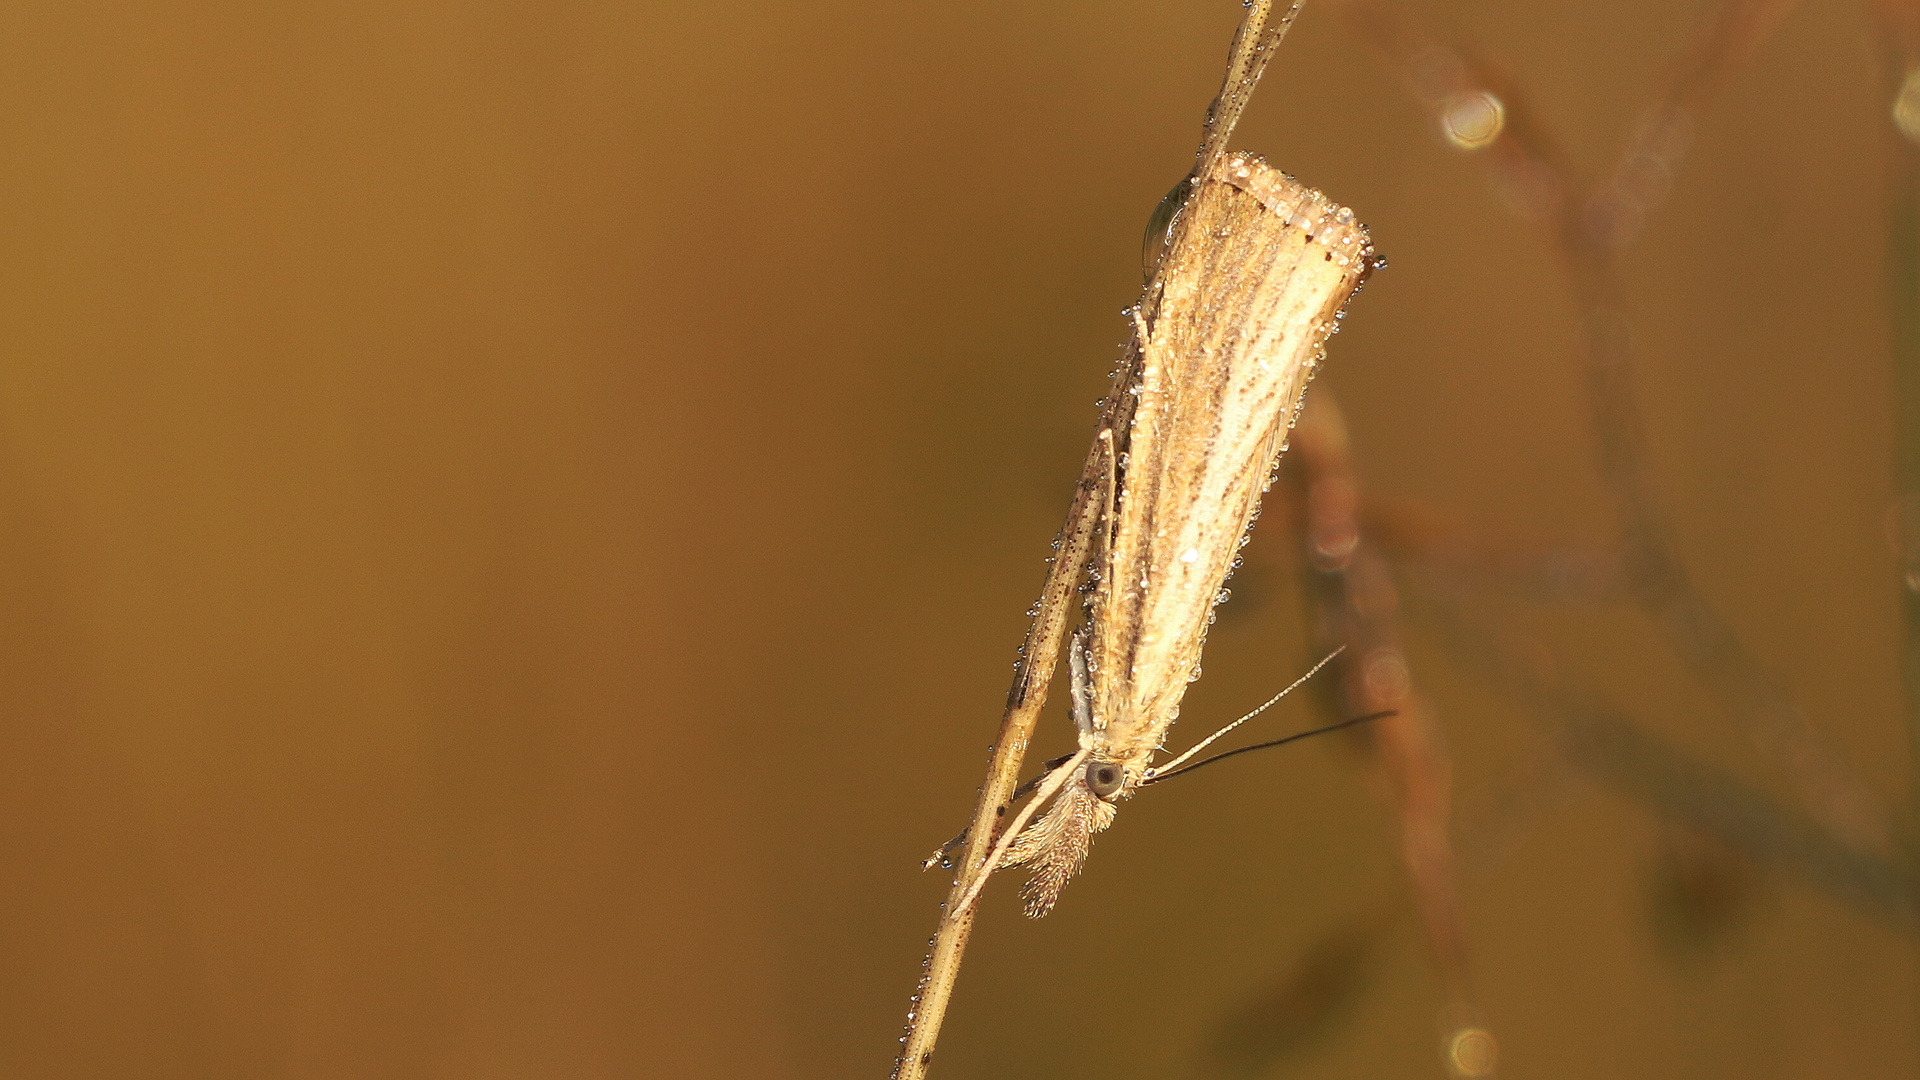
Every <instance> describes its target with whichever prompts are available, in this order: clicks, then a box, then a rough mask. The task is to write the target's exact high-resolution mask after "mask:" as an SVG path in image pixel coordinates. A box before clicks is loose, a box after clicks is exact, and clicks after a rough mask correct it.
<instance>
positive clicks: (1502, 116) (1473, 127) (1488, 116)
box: [1440, 90, 1507, 150]
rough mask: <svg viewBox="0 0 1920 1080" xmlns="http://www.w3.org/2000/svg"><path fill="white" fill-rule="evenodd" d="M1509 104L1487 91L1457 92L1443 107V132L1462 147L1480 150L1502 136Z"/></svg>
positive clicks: (1441, 111)
mask: <svg viewBox="0 0 1920 1080" xmlns="http://www.w3.org/2000/svg"><path fill="white" fill-rule="evenodd" d="M1506 126H1507V107H1506V106H1505V105H1502V104H1501V103H1500V99H1499V98H1497V97H1494V96H1493V95H1492V94H1490V93H1488V92H1487V91H1485V90H1471V91H1468V92H1466V93H1463V94H1455V95H1453V96H1452V97H1450V98H1448V99H1447V102H1446V104H1445V105H1443V106H1441V108H1440V134H1442V135H1445V136H1446V137H1447V141H1448V142H1450V143H1452V144H1453V145H1454V146H1455V147H1457V148H1459V149H1461V150H1478V149H1480V148H1481V147H1483V146H1486V145H1487V144H1488V143H1491V142H1492V141H1493V140H1495V139H1497V138H1499V137H1500V132H1501V129H1503V128H1505V127H1506Z"/></svg>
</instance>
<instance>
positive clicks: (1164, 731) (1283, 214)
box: [959, 153, 1378, 917]
mask: <svg viewBox="0 0 1920 1080" xmlns="http://www.w3.org/2000/svg"><path fill="white" fill-rule="evenodd" d="M1183 187H1185V190H1184V192H1183V191H1182V189H1176V193H1181V194H1184V196H1185V198H1184V201H1183V204H1182V205H1179V207H1178V210H1177V215H1178V216H1177V219H1176V220H1177V224H1176V225H1175V226H1172V227H1170V228H1169V229H1168V233H1167V235H1168V236H1169V237H1170V241H1169V244H1168V246H1167V247H1166V249H1165V253H1164V255H1163V256H1162V257H1161V260H1160V263H1159V266H1158V268H1157V270H1158V272H1157V273H1156V274H1155V275H1154V278H1153V284H1152V286H1150V288H1149V290H1148V293H1147V296H1146V298H1145V299H1144V300H1143V301H1142V304H1141V306H1139V307H1137V308H1135V309H1134V311H1133V317H1134V322H1135V326H1134V342H1133V346H1132V347H1131V349H1130V350H1129V353H1128V356H1127V359H1126V360H1125V361H1124V362H1123V364H1122V366H1121V370H1120V371H1119V372H1118V373H1117V375H1116V381H1115V384H1114V388H1113V393H1115V394H1118V395H1121V397H1120V398H1119V399H1118V400H1117V401H1114V402H1113V403H1112V404H1110V406H1109V407H1108V409H1107V411H1106V413H1105V414H1104V415H1105V418H1106V422H1105V424H1104V425H1103V427H1102V428H1101V430H1100V431H1099V433H1098V435H1097V438H1096V443H1095V451H1094V453H1093V455H1092V456H1091V457H1090V459H1089V461H1090V464H1089V466H1088V470H1089V473H1090V474H1096V475H1094V476H1093V479H1094V482H1096V483H1098V484H1099V485H1100V488H1101V495H1100V497H1101V498H1102V499H1103V501H1104V504H1105V509H1104V511H1103V513H1102V514H1101V516H1100V518H1099V521H1098V523H1097V526H1096V528H1095V534H1094V539H1093V550H1092V553H1091V556H1090V560H1089V571H1088V578H1087V582H1086V585H1085V587H1084V588H1083V590H1082V596H1083V607H1082V620H1081V625H1080V627H1079V628H1078V629H1077V630H1076V631H1075V632H1074V634H1073V636H1072V638H1071V641H1070V644H1069V654H1068V666H1069V672H1070V681H1071V703H1072V715H1073V722H1074V725H1075V727H1076V729H1077V731H1078V735H1079V750H1078V751H1077V752H1076V753H1074V754H1072V755H1070V756H1069V757H1067V758H1066V759H1065V760H1063V761H1059V762H1050V763H1048V764H1049V765H1050V766H1051V767H1050V769H1049V770H1048V771H1047V772H1046V773H1045V774H1044V776H1043V777H1042V778H1041V779H1040V781H1039V782H1038V787H1037V790H1036V791H1035V793H1034V796H1033V798H1032V799H1031V800H1029V802H1028V803H1027V805H1026V806H1025V807H1024V808H1023V809H1022V811H1021V812H1020V814H1018V815H1017V816H1016V817H1015V818H1014V819H1013V821H1012V822H1011V823H1010V824H1009V826H1008V828H1007V829H1006V830H1005V832H1004V833H1003V834H1002V836H1001V838H1000V840H999V842H998V843H997V844H996V845H995V846H994V847H993V849H992V853H991V854H990V855H989V856H988V857H987V860H986V862H985V864H984V866H983V867H982V872H981V873H979V874H978V875H977V878H976V880H975V882H974V884H973V888H972V890H971V891H970V892H969V893H968V894H967V897H966V899H965V900H963V902H962V903H961V904H960V905H959V907H960V909H965V908H966V907H968V906H969V905H970V904H971V902H972V899H973V897H974V896H976V895H977V894H978V891H979V889H980V888H981V887H982V886H983V885H984V883H985V880H986V878H987V876H988V875H987V872H986V871H990V870H992V869H998V868H1003V867H1010V866H1022V865H1024V866H1026V867H1028V868H1029V869H1030V870H1031V872H1032V873H1031V877H1030V878H1029V879H1028V881H1027V883H1026V885H1025V887H1024V889H1023V890H1022V895H1023V897H1024V898H1025V901H1026V912H1027V914H1028V915H1030V916H1034V917H1038V916H1041V915H1044V914H1046V913H1047V912H1048V911H1049V910H1051V909H1052V907H1053V905H1054V902H1055V901H1056V900H1058V899H1059V896H1060V891H1061V889H1062V888H1063V887H1065V885H1066V883H1067V881H1068V880H1069V879H1071V878H1072V877H1073V876H1074V875H1075V874H1076V873H1078V872H1079V870H1080V868H1081V866H1082V864H1084V862H1085V861H1086V857H1087V850H1088V846H1089V844H1090V843H1091V842H1092V839H1093V837H1094V835H1095V834H1096V833H1099V832H1100V831H1102V830H1104V829H1106V828H1107V827H1108V826H1109V825H1111V824H1112V823H1113V819H1114V816H1115V814H1116V811H1117V806H1118V804H1119V803H1120V802H1121V801H1123V800H1125V799H1127V798H1129V797H1131V796H1133V795H1134V794H1136V793H1137V792H1139V790H1140V789H1141V788H1142V787H1144V786H1146V785H1148V784H1151V783H1153V782H1155V780H1156V779H1164V778H1165V777H1166V776H1168V775H1170V774H1171V773H1172V772H1173V771H1174V770H1175V769H1177V768H1179V767H1180V766H1181V765H1182V764H1183V763H1185V762H1186V761H1187V760H1188V759H1189V758H1191V757H1192V756H1193V754H1195V753H1197V752H1198V751H1199V750H1200V749H1201V748H1203V747H1204V746H1206V745H1207V744H1208V743H1210V742H1212V741H1213V740H1214V739H1217V738H1219V737H1220V736H1221V735H1223V734H1225V733H1226V731H1228V730H1231V728H1232V726H1234V725H1229V727H1228V728H1225V729H1222V730H1221V731H1219V732H1216V733H1215V734H1214V735H1212V736H1210V737H1209V738H1208V739H1206V740H1205V741H1203V742H1201V743H1200V744H1199V745H1197V746H1195V747H1193V749H1191V750H1189V751H1187V752H1186V753H1185V754H1182V755H1180V756H1178V757H1176V758H1174V759H1173V760H1171V761H1168V762H1166V763H1165V764H1162V765H1155V764H1154V759H1155V757H1156V755H1158V754H1160V753H1161V752H1162V750H1163V749H1164V748H1165V745H1166V740H1167V735H1168V731H1169V729H1170V728H1171V727H1172V726H1173V723H1174V721H1175V720H1176V719H1178V718H1179V715H1180V701H1181V698H1182V697H1183V696H1184V695H1185V694H1186V690H1187V685H1188V684H1189V683H1190V682H1192V681H1193V680H1195V679H1197V678H1199V676H1200V653H1201V648H1202V647H1203V646H1204V645H1205V643H1206V637H1207V628H1208V626H1209V625H1211V623H1212V621H1213V611H1214V607H1215V606H1216V605H1217V604H1219V603H1220V602H1221V601H1223V600H1224V599H1225V598H1226V593H1225V591H1224V590H1223V585H1224V583H1225V581H1226V579H1227V577H1228V575H1229V574H1230V572H1231V571H1232V569H1233V567H1234V565H1235V564H1236V561H1237V559H1238V551H1239V549H1240V548H1241V547H1242V546H1243V545H1244V544H1245V543H1246V542H1247V539H1248V535H1249V530H1250V529H1251V528H1252V526H1253V522H1254V519H1255V518H1256V517H1257V516H1258V514H1259V506H1260V496H1261V494H1262V493H1263V492H1265V491H1266V489H1267V488H1268V486H1269V485H1270V484H1271V482H1272V476H1273V473H1274V470H1275V469H1276V468H1277V466H1278V462H1279V456H1280V454H1281V453H1282V451H1284V450H1285V449H1286V445H1287V433H1288V432H1289V431H1290V430H1291V429H1292V427H1293V422H1294V419H1295V417H1296V416H1297V414H1298V412H1299V409H1300V404H1301V400H1302V396H1303V394H1304V393H1305V391H1306V387H1307V383H1308V381H1309V380H1310V379H1311V378H1312V377H1313V375H1314V372H1315V371H1316V370H1317V369H1318V368H1319V366H1320V364H1321V362H1322V360H1323V358H1324V355H1325V343H1326V339H1327V337H1328V335H1330V334H1331V333H1332V332H1333V331H1334V330H1335V329H1336V328H1337V327H1338V325H1339V323H1338V320H1339V318H1340V317H1341V314H1342V311H1343V308H1344V306H1345V304H1346V302H1347V300H1348V299H1349V298H1350V297H1351V296H1352V295H1353V294H1354V292H1355V291H1356V290H1358V289H1359V287H1360V286H1361V284H1362V283H1363V282H1364V281H1365V280H1366V278H1367V276H1368V274H1369V273H1371V272H1372V270H1373V269H1374V268H1375V267H1376V265H1378V262H1377V260H1376V258H1375V256H1374V251H1373V246H1372V243H1371V241H1370V239H1369V237H1368V234H1367V230H1366V229H1365V228H1364V227H1363V226H1361V225H1360V224H1358V223H1357V222H1356V221H1355V220H1354V215H1353V212H1352V211H1351V210H1348V209H1347V208H1345V207H1342V206H1339V205H1336V204H1335V203H1334V202H1332V201H1331V200H1329V199H1328V198H1327V197H1326V196H1324V195H1322V194H1321V193H1319V192H1318V191H1314V190H1312V189H1310V188H1307V187H1305V186H1303V185H1301V184H1300V183H1298V182H1296V181H1295V180H1294V179H1293V178H1292V177H1289V176H1287V175H1286V174H1284V173H1282V172H1280V171H1279V170H1277V169H1275V168H1273V167H1272V166H1270V165H1268V164H1267V163H1266V162H1265V161H1263V160H1261V159H1260V158H1259V157H1257V156H1254V155H1251V154H1244V153H1234V154H1225V153H1222V154H1220V155H1218V156H1216V157H1214V159H1213V160H1212V162H1211V163H1210V165H1209V166H1204V167H1203V170H1202V171H1200V172H1199V174H1198V175H1197V177H1196V178H1193V179H1190V180H1189V181H1183ZM1170 198H1171V197H1170ZM1083 482H1084V481H1083ZM1324 662H1325V661H1322V663H1324ZM1316 670H1317V668H1316ZM1309 674H1311V672H1309ZM1296 685H1297V684H1296ZM1289 689H1291V688H1289ZM1283 693H1284V692H1283ZM1276 700H1277V698H1276ZM1269 704H1271V703H1269ZM1263 708H1264V706H1263ZM1256 711H1257V710H1256ZM1251 715H1252V714H1249V716H1251ZM1244 719H1246V718H1245V717H1243V718H1242V720H1244ZM1239 722H1240V721H1236V722H1235V724H1238V723H1239ZM1043 807H1044V808H1045V812H1044V813H1043V814H1040V816H1039V818H1038V820H1037V821H1036V820H1033V818H1034V815H1035V814H1036V813H1037V812H1039V811H1040V810H1041V809H1042V808H1043Z"/></svg>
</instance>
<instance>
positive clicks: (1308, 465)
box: [1291, 391, 1487, 1075]
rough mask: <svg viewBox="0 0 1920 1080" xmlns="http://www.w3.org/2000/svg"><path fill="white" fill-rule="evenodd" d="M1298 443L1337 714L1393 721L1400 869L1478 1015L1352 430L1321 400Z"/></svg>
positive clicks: (1414, 701)
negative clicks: (1367, 531) (1331, 649)
mask: <svg viewBox="0 0 1920 1080" xmlns="http://www.w3.org/2000/svg"><path fill="white" fill-rule="evenodd" d="M1291 444H1292V462H1293V468H1292V470H1291V475H1292V476H1294V477H1295V478H1296V479H1297V480H1298V481H1299V483H1298V485H1297V488H1296V489H1295V493H1296V496H1297V500H1298V503H1299V508H1298V510H1297V512H1296V521H1297V522H1298V523H1299V524H1300V525H1301V526H1303V530H1302V531H1303V532H1304V538H1305V541H1306V543H1305V547H1306V556H1307V559H1308V562H1309V563H1310V566H1311V571H1310V579H1311V581H1312V588H1313V596H1314V601H1315V605H1316V621H1317V622H1318V624H1319V629H1320V633H1321V636H1322V638H1323V639H1324V641H1323V643H1333V642H1340V643H1344V644H1345V645H1346V652H1345V653H1343V654H1342V655H1341V657H1340V659H1339V660H1338V661H1337V665H1338V666H1337V667H1336V669H1335V671H1336V683H1337V685H1338V687H1339V704H1338V710H1337V711H1338V714H1339V715H1342V716H1364V715H1369V714H1372V713H1377V712H1386V711H1389V710H1391V711H1393V712H1394V714H1395V715H1393V716H1391V717H1389V718H1388V719H1386V720H1382V721H1380V722H1379V723H1378V724H1376V725H1375V726H1374V728H1373V740H1374V744H1375V745H1376V746H1377V747H1378V748H1379V750H1380V753H1381V757H1382V760H1383V762H1384V764H1385V766H1386V768H1387V772H1388V773H1389V775H1391V776H1392V778H1393V780H1394V787H1395V789H1396V793H1397V795H1398V796H1399V810H1400V857H1401V862H1402V863H1403V864H1404V865H1405V867H1406V871H1407V880H1408V883H1409V886H1410V888H1411V890H1412V897H1413V904H1414V910H1415V911H1416V913H1417V914H1418V917H1419V922H1420V929H1421V937H1422V939H1423V940H1424V941H1425V942H1426V945H1427V950H1428V952H1429V954H1430V955H1431V956H1432V958H1433V964H1434V968H1435V970H1436V971H1437V972H1438V973H1439V975H1440V978H1441V981H1442V982H1443V983H1444V984H1445V986H1446V990H1447V996H1448V999H1449V1001H1450V1003H1451V1007H1450V1009H1449V1011H1450V1012H1451V1013H1456V1014H1459V1015H1463V1016H1464V1015H1471V1014H1472V1013H1473V1012H1474V1009H1473V1005H1472V1002H1473V989H1472V979H1471V977H1470V971H1469V964H1468V950H1467V940H1466V931H1465V927H1464V926H1463V924H1462V921H1461V918H1460V901H1459V894H1458V890H1457V889H1456V887H1455V867H1454V854H1453V843H1452V831H1453V830H1452V815H1453V764H1452V762H1451V760H1450V759H1449V758H1448V756H1447V753H1446V748H1445V740H1444V738H1443V736H1442V733H1441V729H1440V724H1439V720H1438V718H1437V717H1435V716H1434V714H1433V710H1432V708H1431V707H1430V706H1429V705H1428V704H1427V702H1426V700H1425V699H1424V698H1423V697H1421V696H1420V695H1419V694H1418V693H1416V692H1415V690H1414V686H1413V678H1412V673H1411V670H1410V668H1409V665H1408V663H1407V657H1406V652H1405V650H1404V649H1402V648H1401V644H1400V632H1399V619H1398V615H1399V606H1400V602H1399V594H1398V590H1397V588H1396V587H1395V585H1394V582H1393V575H1392V570H1391V568H1390V567H1389V566H1388V563H1387V560H1386V558H1385V557H1384V556H1383V555H1381V553H1380V552H1379V551H1378V550H1377V549H1376V548H1375V547H1374V546H1373V545H1372V544H1371V543H1370V542H1369V541H1368V539H1367V538H1366V537H1365V536H1363V535H1362V534H1361V531H1360V525H1359V521H1358V519H1357V517H1356V512H1357V510H1358V508H1359V505H1360V495H1359V485H1358V481H1357V479H1356V476H1355V473H1354V469H1353V463H1352V460H1351V457H1350V447H1349V442H1348V438H1347V429H1346V423H1345V421H1344V420H1343V419H1342V417H1341V415H1340V410H1339V407H1338V406H1337V405H1336V404H1335V403H1334V402H1333V400H1332V398H1331V397H1330V396H1328V395H1327V394H1326V393H1325V392H1324V391H1322V392H1321V393H1320V394H1318V395H1316V397H1315V398H1314V401H1313V403H1312V405H1311V406H1309V407H1308V408H1307V409H1306V410H1304V412H1303V413H1302V415H1301V419H1300V423H1299V424H1298V425H1297V426H1296V427H1295V429H1294V432H1293V436H1292V439H1291ZM1448 1036H1449V1037H1451V1036H1452V1033H1451V1032H1449V1033H1448ZM1482 1075H1487V1074H1486V1073H1483V1074H1482Z"/></svg>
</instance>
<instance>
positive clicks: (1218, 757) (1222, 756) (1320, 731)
mask: <svg viewBox="0 0 1920 1080" xmlns="http://www.w3.org/2000/svg"><path fill="white" fill-rule="evenodd" d="M1398 715H1400V714H1399V713H1397V712H1394V711H1393V710H1392V709H1389V710H1387V711H1386V712H1377V713H1368V714H1367V715H1365V716H1356V717H1354V718H1353V719H1351V720H1342V721H1340V722H1339V723H1337V724H1328V725H1327V726H1326V727H1317V728H1314V729H1313V730H1311V731H1298V732H1295V733H1294V734H1292V735H1289V736H1287V737H1286V738H1284V739H1275V740H1273V741H1272V742H1262V743H1254V744H1253V745H1252V746H1242V747H1240V748H1239V749H1236V750H1228V751H1225V752H1223V753H1219V754H1215V755H1213V756H1212V757H1210V758H1208V759H1207V760H1205V761H1196V762H1194V763H1193V764H1191V765H1189V766H1187V767H1186V768H1184V769H1175V770H1174V771H1172V772H1160V773H1154V774H1153V775H1152V776H1149V777H1147V778H1146V779H1145V780H1142V781H1140V784H1141V786H1143V787H1144V786H1146V785H1147V784H1157V783H1159V782H1160V781H1162V780H1171V779H1173V778H1174V777H1176V776H1185V775H1186V774H1188V773H1190V772H1192V771H1193V770H1195V769H1197V768H1199V767H1201V766H1202V765H1211V764H1213V763H1214V762H1216V761H1225V760H1226V759H1227V758H1230V757H1233V756H1234V755H1236V754H1248V753H1252V752H1253V751H1255V750H1265V749H1267V748H1269V747H1274V746H1285V745H1287V744H1288V743H1290V742H1299V741H1300V740H1301V739H1304V738H1306V737H1307V736H1309V735H1325V734H1326V733H1327V732H1329V731H1339V730H1340V729H1341V728H1343V727H1352V726H1353V725H1355V724H1364V723H1366V722H1367V721H1369V720H1385V719H1386V718H1387V717H1389V716H1398Z"/></svg>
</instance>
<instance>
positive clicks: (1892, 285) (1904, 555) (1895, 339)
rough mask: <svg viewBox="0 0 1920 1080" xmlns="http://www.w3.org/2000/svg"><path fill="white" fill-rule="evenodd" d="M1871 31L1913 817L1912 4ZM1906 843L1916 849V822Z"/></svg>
mask: <svg viewBox="0 0 1920 1080" xmlns="http://www.w3.org/2000/svg"><path fill="white" fill-rule="evenodd" d="M1870 11H1871V13H1872V15H1873V17H1874V24H1875V29H1876V30H1877V31H1878V36H1879V41H1878V44H1879V46H1880V55H1881V72H1882V79H1883V85H1884V86H1885V87H1886V100H1887V101H1889V102H1892V103H1893V119H1894V120H1895V121H1896V122H1895V123H1891V124H1886V125H1885V126H1884V130H1885V132H1886V135H1885V142H1886V163H1887V206H1886V223H1887V264H1886V275H1887V324H1888V327H1887V329H1888V334H1887V337H1888V341H1887V344H1888V351H1889V352H1890V353H1891V354H1892V356H1891V359H1892V361H1893V388H1894V415H1893V455H1894V457H1893V490H1894V497H1895V498H1894V504H1893V508H1892V511H1891V513H1890V514H1889V521H1888V533H1889V536H1890V538H1891V539H1892V541H1893V543H1894V546H1895V549H1896V550H1897V552H1898V554H1899V559H1900V576H1901V580H1900V585H1899V588H1900V597H1901V609H1902V614H1903V616H1904V619H1903V622H1904V624H1905V629H1906V640H1905V641H1904V642H1903V643H1902V648H1901V657H1900V660H1901V663H1900V669H1901V671H1900V674H1901V683H1902V685H1903V687H1904V689H1905V691H1906V696H1905V706H1906V720H1907V740H1908V747H1909V750H1910V756H1911V759H1912V765H1913V767H1912V783H1913V784H1914V789H1913V792H1912V794H1911V804H1912V807H1913V812H1914V814H1915V815H1917V816H1920V145H1916V144H1915V141H1914V138H1915V136H1916V135H1920V76H1917V75H1916V72H1920V2H1917V0H1879V2H1877V3H1874V4H1872V5H1870ZM1908 838H1909V842H1911V843H1916V844H1920V823H1916V824H1914V825H1912V826H1910V829H1909V834H1908Z"/></svg>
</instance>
